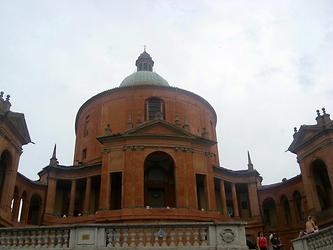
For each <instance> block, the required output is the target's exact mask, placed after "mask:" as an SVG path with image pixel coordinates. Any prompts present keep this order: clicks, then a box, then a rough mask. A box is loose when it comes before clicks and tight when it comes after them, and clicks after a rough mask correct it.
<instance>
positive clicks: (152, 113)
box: [145, 97, 165, 121]
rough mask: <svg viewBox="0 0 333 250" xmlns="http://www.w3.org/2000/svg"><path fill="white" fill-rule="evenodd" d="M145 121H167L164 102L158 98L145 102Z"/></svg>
mask: <svg viewBox="0 0 333 250" xmlns="http://www.w3.org/2000/svg"><path fill="white" fill-rule="evenodd" d="M145 119H146V121H148V120H153V119H165V112H164V102H163V100H162V99H160V98H158V97H151V98H149V99H147V100H146V102H145Z"/></svg>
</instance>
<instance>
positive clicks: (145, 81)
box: [120, 71, 170, 87]
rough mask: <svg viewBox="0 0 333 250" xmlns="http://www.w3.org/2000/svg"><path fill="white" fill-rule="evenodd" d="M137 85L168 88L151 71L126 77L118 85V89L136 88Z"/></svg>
mask: <svg viewBox="0 0 333 250" xmlns="http://www.w3.org/2000/svg"><path fill="white" fill-rule="evenodd" d="M138 85H159V86H170V85H169V83H168V82H167V81H166V80H165V79H163V77H162V76H160V75H159V74H157V73H155V72H152V71H137V72H134V73H133V74H131V75H129V76H127V77H126V78H125V79H124V80H123V81H122V82H121V84H120V87H128V86H138Z"/></svg>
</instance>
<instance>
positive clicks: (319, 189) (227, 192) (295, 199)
mask: <svg viewBox="0 0 333 250" xmlns="http://www.w3.org/2000/svg"><path fill="white" fill-rule="evenodd" d="M135 66H136V68H137V71H136V72H135V73H132V74H130V75H129V76H127V77H126V78H125V79H124V80H123V81H122V82H121V83H120V85H119V87H117V88H113V89H110V90H106V91H104V92H101V93H99V94H97V95H95V96H93V97H91V98H90V99H89V100H87V101H86V102H85V103H84V104H83V105H82V106H81V108H80V109H79V110H78V112H77V115H76V120H75V133H76V141H75V152H74V162H73V165H70V166H64V165H60V164H59V162H58V159H57V154H56V147H54V150H53V154H52V157H51V159H50V163H49V165H48V166H41V170H40V172H39V173H38V175H39V180H38V181H32V180H30V179H28V178H27V177H25V176H24V175H23V174H21V173H20V172H19V160H20V155H21V153H22V146H23V145H26V144H28V143H30V142H31V139H30V135H29V131H28V126H27V124H26V121H25V118H24V114H23V113H18V112H15V111H12V108H11V103H10V99H9V96H7V97H5V96H4V93H3V92H1V96H0V225H1V226H2V227H21V226H22V227H23V226H28V225H38V226H40V225H43V226H54V225H77V224H92V223H97V224H98V223H101V224H103V223H115V224H124V225H128V224H131V223H132V224H133V223H143V224H144V223H152V222H161V223H162V222H163V223H169V222H170V223H175V222H177V223H184V224H186V223H199V224H200V223H203V222H216V223H219V222H228V223H229V222H230V223H231V222H235V221H236V222H237V221H240V222H246V225H245V234H246V241H247V243H248V246H250V247H251V245H253V244H255V241H256V236H257V233H258V232H259V231H264V232H265V233H268V232H270V231H272V232H277V233H278V234H279V236H280V238H281V240H282V242H283V243H284V244H285V245H286V246H288V247H289V246H290V245H291V240H292V239H294V238H296V237H297V236H298V233H299V231H300V230H304V225H305V221H306V217H307V216H308V215H312V216H313V217H314V218H315V219H316V221H317V223H318V225H319V227H320V228H324V227H327V226H330V225H332V224H333V191H332V184H333V121H332V120H331V119H330V115H329V114H328V113H327V112H326V110H325V109H324V108H323V109H322V110H320V111H319V110H317V115H316V117H315V121H314V124H313V125H302V126H300V127H299V128H295V129H294V134H293V135H291V144H290V146H289V148H288V150H289V151H290V152H292V153H294V154H296V155H297V161H298V164H299V167H300V174H299V175H297V176H295V177H293V178H291V179H283V180H282V182H280V183H275V184H271V185H262V184H261V182H262V177H261V176H260V173H258V172H257V171H256V169H255V167H254V165H253V164H252V162H251V157H250V155H249V154H248V165H247V167H246V168H244V169H243V170H239V171H234V170H230V169H226V168H223V167H221V166H220V163H219V162H220V161H219V155H218V150H217V136H216V129H215V127H216V122H217V117H216V112H215V110H214V108H213V107H212V106H211V105H210V104H209V103H208V102H207V101H206V100H205V99H204V98H202V97H201V96H199V95H197V94H195V93H192V92H190V91H188V90H184V89H180V88H177V87H172V86H170V84H169V83H168V81H167V80H165V79H164V78H163V77H162V76H160V75H159V74H157V73H156V72H154V71H153V67H154V61H153V59H152V57H151V56H150V55H149V54H148V53H147V52H146V51H144V52H143V53H141V54H140V56H139V57H138V58H137V60H136V62H135ZM23 112H24V110H23ZM310 112H311V111H310ZM201 233H202V232H201V231H200V230H199V231H198V233H194V236H193V238H191V239H192V241H193V242H195V241H196V239H197V238H196V235H197V236H198V235H201ZM184 235H185V236H184V239H186V233H185V234H184ZM171 237H172V235H171ZM182 237H183V236H182ZM191 237H192V236H191ZM182 239H183V238H182ZM136 240H137V239H136ZM161 240H162V241H163V239H161ZM165 241H166V242H167V241H168V240H167V239H166V240H165ZM168 242H169V241H168ZM161 244H162V243H161ZM168 244H169V243H168ZM288 249H289V248H288Z"/></svg>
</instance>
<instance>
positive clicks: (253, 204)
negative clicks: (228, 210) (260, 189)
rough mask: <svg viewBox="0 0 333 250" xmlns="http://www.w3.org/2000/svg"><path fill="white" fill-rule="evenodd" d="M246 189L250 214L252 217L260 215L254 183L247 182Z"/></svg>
mask: <svg viewBox="0 0 333 250" xmlns="http://www.w3.org/2000/svg"><path fill="white" fill-rule="evenodd" d="M248 190H249V201H250V209H251V216H252V217H256V216H260V209H259V201H258V194H257V185H256V183H249V184H248Z"/></svg>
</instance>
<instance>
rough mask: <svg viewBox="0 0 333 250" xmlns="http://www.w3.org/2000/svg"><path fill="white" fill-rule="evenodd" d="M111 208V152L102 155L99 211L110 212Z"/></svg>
mask: <svg viewBox="0 0 333 250" xmlns="http://www.w3.org/2000/svg"><path fill="white" fill-rule="evenodd" d="M109 207H110V171H109V152H104V153H103V154H102V172H101V188H100V195H99V210H108V209H109Z"/></svg>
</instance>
